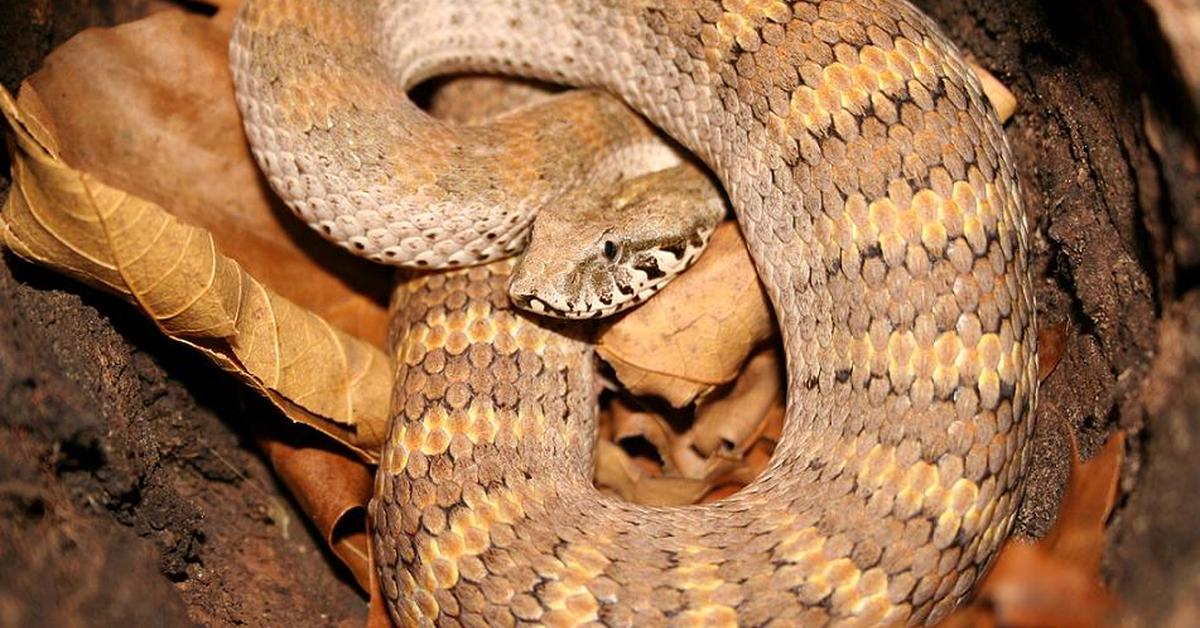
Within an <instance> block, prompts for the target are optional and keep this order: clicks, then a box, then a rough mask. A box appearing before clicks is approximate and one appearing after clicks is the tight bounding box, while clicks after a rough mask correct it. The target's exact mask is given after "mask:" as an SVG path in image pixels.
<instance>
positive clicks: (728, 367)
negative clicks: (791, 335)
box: [597, 223, 774, 408]
mask: <svg viewBox="0 0 1200 628" xmlns="http://www.w3.org/2000/svg"><path fill="white" fill-rule="evenodd" d="M773 331H774V323H773V319H772V318H771V309H770V306H769V304H768V302H767V297H766V294H765V293H764V292H763V290H762V286H761V284H759V282H758V275H757V274H755V272H754V265H753V263H752V262H751V261H750V255H749V253H747V251H746V246H745V244H744V243H743V242H742V238H741V235H740V233H739V232H738V229H737V226H736V225H735V224H733V223H725V224H722V225H721V226H719V227H718V228H717V231H716V233H714V234H713V237H712V242H711V243H710V244H709V248H708V251H706V252H705V253H704V255H703V256H702V257H701V258H700V260H699V261H698V262H696V265H695V266H693V267H692V268H691V269H690V270H688V272H686V273H683V274H682V275H681V276H680V277H679V278H678V279H676V280H674V281H673V282H671V284H669V285H668V286H667V287H666V288H664V289H663V290H662V292H661V293H660V294H658V295H657V296H655V297H654V298H653V299H650V300H649V301H648V302H647V303H646V304H645V305H643V306H641V307H640V308H638V309H636V310H634V311H633V312H630V313H629V315H628V316H625V317H624V318H622V319H620V320H619V321H618V322H617V323H616V324H614V325H612V326H611V327H609V328H608V329H607V330H605V332H604V333H603V334H602V335H601V336H600V339H599V342H598V345H597V351H598V352H599V353H600V355H601V356H602V357H603V358H604V359H605V360H607V361H608V362H609V364H611V365H612V366H613V369H614V370H615V371H616V373H617V378H618V379H620V380H621V383H622V384H624V385H625V386H626V387H627V388H628V389H629V390H630V391H631V392H633V393H634V394H639V395H655V396H659V397H662V398H663V399H666V400H667V401H668V402H669V403H670V404H671V405H672V406H674V407H676V408H680V407H683V406H685V405H687V404H689V403H691V402H692V401H693V400H694V399H696V398H697V397H698V396H700V395H702V394H704V393H706V392H708V391H710V390H712V389H713V388H715V387H716V386H719V385H721V384H724V383H727V382H729V381H732V380H733V379H734V378H735V377H737V374H738V372H739V371H740V369H741V366H742V364H743V363H744V362H745V361H746V358H747V356H749V355H750V352H751V351H752V350H753V349H754V347H756V346H758V345H759V344H761V343H762V342H763V341H765V340H767V339H768V338H770V337H771V335H772V334H773Z"/></svg>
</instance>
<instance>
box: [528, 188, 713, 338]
mask: <svg viewBox="0 0 1200 628" xmlns="http://www.w3.org/2000/svg"><path fill="white" fill-rule="evenodd" d="M724 215H725V203H724V197H723V196H722V195H721V193H720V191H719V190H718V189H717V188H716V186H715V185H714V184H713V183H712V181H711V180H710V179H709V178H708V177H707V175H705V174H704V173H703V172H702V171H700V170H698V169H697V168H695V167H694V166H691V165H683V166H677V167H674V168H669V169H667V170H663V171H659V172H654V173H651V174H648V175H644V176H641V177H637V178H634V179H629V180H626V181H623V182H620V183H616V184H612V185H607V186H602V187H600V188H593V187H585V188H581V189H578V190H575V191H573V192H570V193H568V194H565V195H564V196H563V197H562V198H560V199H559V201H557V202H556V203H554V204H553V205H552V206H550V207H547V208H545V209H543V210H542V211H541V213H539V214H538V217H537V219H536V220H535V221H534V225H533V231H532V235H531V237H530V243H529V246H528V248H526V249H525V254H524V256H523V257H522V258H521V260H520V261H519V262H518V263H517V265H516V267H515V268H514V269H513V273H512V277H511V279H510V281H509V288H508V293H509V298H510V299H512V302H513V303H514V304H515V305H516V306H517V307H519V308H521V309H524V310H527V311H530V312H533V313H536V314H542V315H545V316H553V317H556V318H601V317H605V316H611V315H613V314H616V313H618V312H621V311H623V310H625V309H628V308H630V307H632V306H634V305H636V304H638V303H641V302H643V301H645V300H646V299H648V298H650V296H652V295H653V294H654V293H656V292H658V291H659V290H660V289H662V287H663V286H665V285H666V284H667V282H669V281H670V280H671V279H673V278H674V277H675V276H677V275H678V274H679V273H681V272H683V270H684V269H686V268H687V267H688V266H690V265H691V264H692V262H694V261H695V260H696V259H697V258H698V257H699V256H700V253H702V252H703V250H704V248H705V247H706V246H708V238H709V236H710V235H712V232H713V230H714V229H715V228H716V225H717V223H718V222H720V220H721V219H722V218H723V217H724Z"/></svg>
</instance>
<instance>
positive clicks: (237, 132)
mask: <svg viewBox="0 0 1200 628" xmlns="http://www.w3.org/2000/svg"><path fill="white" fill-rule="evenodd" d="M228 46H229V36H228V33H226V32H223V31H221V30H220V29H219V28H216V27H214V26H213V25H212V23H211V22H210V21H209V20H206V19H204V18H202V17H199V16H196V15H188V14H184V13H181V12H178V11H175V12H166V13H161V14H156V15H154V16H152V17H149V18H147V19H144V20H140V21H137V22H131V23H129V24H123V25H121V26H119V27H116V28H111V29H90V30H87V31H85V32H83V33H81V34H79V35H77V36H76V37H74V38H72V39H71V40H70V41H68V42H67V43H66V44H64V45H63V46H61V47H59V48H58V49H56V50H55V51H54V52H52V53H51V54H50V56H49V57H47V59H46V62H45V65H44V67H43V68H42V70H40V71H39V72H37V73H36V74H34V75H33V76H31V77H30V78H29V80H28V81H27V86H26V87H23V88H22V92H21V99H20V103H21V106H22V107H25V108H26V110H27V111H29V112H30V113H31V114H32V115H33V116H35V117H37V118H38V119H39V120H41V121H43V122H44V123H45V125H46V126H47V127H48V128H51V129H53V130H54V132H55V134H56V137H57V138H58V139H59V140H60V141H59V146H58V150H59V153H58V154H59V156H60V157H61V158H62V160H63V161H64V162H66V163H67V164H68V165H70V166H71V167H72V168H74V169H76V170H80V171H83V172H86V173H87V174H88V175H89V176H92V177H95V178H96V179H98V180H100V181H101V182H103V183H104V184H106V185H108V186H111V187H113V188H117V189H119V190H123V191H125V192H128V193H130V194H132V195H134V196H137V197H140V198H142V199H145V200H147V201H150V202H152V203H155V204H157V205H159V206H161V207H164V208H166V209H167V210H168V211H170V212H171V213H172V214H173V215H174V216H175V217H176V218H178V219H180V220H181V221H183V222H186V223H189V224H191V225H194V226H196V227H200V228H201V229H204V230H206V231H208V232H209V233H211V234H212V237H213V239H214V240H215V242H216V244H217V247H218V248H219V249H221V250H222V251H225V252H226V253H227V254H230V255H233V256H234V257H235V258H236V259H237V262H238V264H239V265H241V266H242V267H243V268H245V269H246V271H247V272H249V273H250V274H251V275H253V276H254V277H255V279H257V280H258V281H259V282H261V283H263V284H264V285H266V286H268V287H269V288H271V290H272V291H274V292H275V293H277V294H279V295H281V296H283V297H286V298H287V299H289V300H291V301H293V302H294V303H297V304H298V305H300V306H302V307H304V308H306V309H308V310H311V311H313V312H315V313H316V314H318V315H320V316H321V317H322V318H324V319H325V320H327V321H329V322H330V323H331V324H332V325H333V326H335V327H338V328H340V329H342V330H343V331H346V332H348V333H350V334H352V335H354V336H357V337H359V338H362V339H364V340H366V341H368V342H370V343H372V344H375V345H376V346H379V347H384V346H386V335H387V321H388V319H387V311H386V303H387V298H388V295H389V294H390V287H391V285H392V273H391V271H390V270H388V269H386V268H384V267H382V266H380V265H378V264H372V263H370V262H368V261H366V260H363V259H360V258H358V257H356V256H354V255H351V254H349V253H348V252H346V251H343V250H342V249H340V248H338V247H336V246H333V245H332V244H330V243H328V242H326V241H324V240H323V239H322V238H321V237H320V236H318V235H317V234H316V233H315V232H313V231H312V230H311V229H309V228H308V227H306V226H305V225H303V224H302V223H301V222H300V221H299V220H297V219H296V218H295V217H293V216H292V214H291V211H290V210H288V209H287V208H286V207H284V206H283V204H282V203H281V202H280V201H279V200H278V198H277V197H276V196H275V195H274V194H273V193H272V192H271V191H270V189H269V187H268V186H267V184H266V181H265V180H264V179H263V177H262V175H261V174H260V173H259V169H258V167H257V166H256V165H255V163H254V161H253V159H252V158H251V155H250V150H249V147H248V145H247V143H246V139H245V134H244V132H243V130H242V123H241V117H240V115H239V113H238V110H237V106H236V105H235V103H234V100H233V83H232V79H231V78H230V73H229V61H228V56H227V50H228ZM80 77H90V78H89V80H80Z"/></svg>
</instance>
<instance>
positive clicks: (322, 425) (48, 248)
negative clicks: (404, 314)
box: [0, 90, 391, 456]
mask: <svg viewBox="0 0 1200 628" xmlns="http://www.w3.org/2000/svg"><path fill="white" fill-rule="evenodd" d="M31 102H32V103H33V104H30V103H31ZM43 109H44V108H43V107H41V106H40V104H39V103H37V96H36V95H34V94H32V93H31V95H29V96H27V97H24V98H23V99H22V101H21V102H20V103H18V102H17V101H14V100H13V99H12V97H11V96H10V95H9V94H8V93H7V92H6V91H2V90H0V110H2V112H3V114H4V116H5V118H6V120H7V121H8V126H9V128H10V129H11V133H10V150H11V154H12V162H13V188H12V192H11V193H10V195H9V197H8V201H7V203H6V204H5V206H4V209H3V213H2V214H0V218H2V222H0V237H2V238H3V241H4V244H5V246H6V247H8V248H9V249H10V250H12V251H13V252H14V253H16V254H17V255H19V256H20V257H22V258H25V259H27V260H30V261H33V262H36V263H39V264H42V265H45V266H49V267H51V268H54V269H56V270H58V271H60V272H63V273H65V274H68V275H70V276H72V277H74V278H76V279H78V280H80V281H83V282H85V283H88V284H90V285H93V286H97V287H99V288H101V289H104V290H107V291H109V292H112V293H114V294H117V295H118V296H121V297H122V298H124V299H126V300H128V301H130V302H131V303H134V304H135V305H137V306H138V307H139V308H140V309H141V310H142V311H143V312H144V313H145V314H146V315H147V316H149V317H150V318H151V319H152V320H154V321H155V323H156V324H157V325H158V326H159V327H160V328H161V329H162V330H163V332H164V333H166V334H167V335H169V336H170V337H171V338H173V339H175V340H177V341H179V342H182V343H184V344H187V345H189V346H191V347H193V348H195V349H197V350H199V351H201V352H202V353H204V354H205V355H206V356H208V357H209V358H210V359H211V360H212V361H213V362H215V363H216V364H218V365H219V366H221V367H222V368H223V369H225V370H227V371H229V372H231V373H233V374H235V375H237V376H238V377H239V378H241V379H242V380H244V381H246V382H247V383H249V384H251V385H252V386H253V387H255V388H256V389H258V390H259V391H260V392H262V393H263V394H264V395H265V396H267V397H268V398H270V399H271V400H272V401H274V402H275V403H276V405H278V406H280V407H281V408H283V409H284V411H285V413H287V414H288V416H290V417H291V418H293V419H294V420H298V421H301V422H304V423H309V424H311V425H313V426H315V427H317V428H318V429H322V430H323V431H325V432H326V433H328V434H330V435H332V436H334V437H335V438H338V439H339V440H343V441H344V442H347V444H349V445H351V446H352V447H355V448H356V449H357V450H358V451H359V452H360V453H362V454H363V455H365V456H370V455H371V454H370V453H368V452H370V451H371V450H372V449H373V448H375V447H376V446H377V445H378V443H380V442H381V441H382V438H383V434H384V429H385V425H386V420H387V408H388V401H389V399H388V396H389V393H390V388H391V382H390V378H391V372H390V367H389V362H388V360H387V357H386V356H385V355H384V354H383V352H382V351H381V350H379V349H378V348H376V347H374V346H371V345H369V344H367V343H365V342H363V341H361V340H358V339H356V338H354V337H352V336H350V335H349V334H347V333H345V332H343V331H341V330H339V329H336V328H334V327H332V326H331V325H329V324H328V323H327V322H326V321H324V320H323V319H322V318H321V317H319V316H317V315H315V314H313V313H311V312H309V311H307V310H305V309H303V308H301V307H299V306H297V305H295V304H294V303H292V302H290V301H288V300H286V299H283V298H282V297H279V296H278V295H277V294H275V293H274V292H273V291H272V290H270V289H268V288H267V287H266V286H263V285H262V284H261V283H259V282H258V281H256V280H255V279H254V278H253V277H251V276H250V275H249V274H248V273H246V272H245V271H244V270H243V269H242V268H241V267H240V266H239V265H238V263H237V262H235V261H233V260H232V259H230V258H228V257H225V256H224V255H222V254H221V253H220V252H219V251H218V250H217V247H216V245H215V243H214V240H213V237H212V236H211V234H209V233H208V232H206V231H204V230H203V229H199V228H197V227H194V226H191V225H188V224H185V223H183V222H181V221H179V220H178V219H176V218H175V217H174V216H172V215H171V214H170V213H168V212H167V211H166V210H165V209H164V208H163V207H161V206H159V205H157V204H155V203H152V202H150V201H147V200H145V199H143V198H140V197H138V196H134V195H132V194H129V193H128V192H126V191H123V190H120V189H116V188H113V187H110V186H108V185H105V184H104V183H101V182H100V181H99V180H97V179H96V178H95V177H93V176H91V175H89V174H88V173H87V172H84V171H80V170H76V169H75V168H72V167H71V166H69V165H68V164H67V163H66V162H64V161H63V160H62V159H61V157H60V154H61V151H60V148H59V141H58V138H57V137H56V136H55V133H54V131H53V127H52V126H51V125H49V124H47V123H46V122H45V121H44V120H42V119H40V118H39V117H38V115H37V114H36V113H33V112H36V111H39V110H43Z"/></svg>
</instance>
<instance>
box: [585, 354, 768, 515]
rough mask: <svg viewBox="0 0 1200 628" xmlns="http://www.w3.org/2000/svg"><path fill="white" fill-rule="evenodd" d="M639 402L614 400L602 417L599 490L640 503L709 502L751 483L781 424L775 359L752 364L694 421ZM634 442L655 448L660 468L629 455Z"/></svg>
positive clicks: (765, 356)
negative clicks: (667, 417)
mask: <svg viewBox="0 0 1200 628" xmlns="http://www.w3.org/2000/svg"><path fill="white" fill-rule="evenodd" d="M638 404H639V400H638V399H636V398H625V397H617V398H616V399H614V400H613V402H612V403H611V404H609V406H608V407H607V408H606V409H605V411H604V412H603V413H602V414H601V417H600V426H601V429H600V437H599V442H598V444H597V454H596V470H595V481H596V484H597V485H598V486H601V487H602V488H608V489H610V490H612V491H614V492H615V493H617V494H618V495H620V496H622V497H623V498H625V499H628V500H630V501H635V502H637V503H642V504H659V505H663V504H673V505H681V504H691V503H696V502H697V501H712V500H713V499H717V498H719V497H721V496H724V495H728V494H730V493H731V492H733V491H737V490H739V489H741V488H742V487H744V486H745V485H746V484H748V483H749V482H750V481H752V480H753V479H754V478H755V477H757V476H758V474H759V473H760V472H761V471H762V470H763V468H764V467H765V466H766V464H767V462H768V461H769V460H770V458H771V455H772V454H773V453H774V450H775V444H776V443H777V442H778V440H779V435H780V432H781V431H782V426H783V394H782V381H781V379H780V365H779V356H778V353H777V352H776V350H774V349H771V350H767V351H763V352H760V353H759V354H757V355H755V356H754V357H753V358H751V359H750V361H749V362H748V363H747V367H746V369H745V370H743V372H742V373H741V375H740V376H739V377H738V380H737V382H736V384H734V385H732V386H728V387H726V388H725V389H723V390H722V391H721V392H720V394H714V395H713V396H712V397H711V398H709V399H706V400H705V401H704V402H703V403H702V404H700V408H699V410H698V411H697V413H696V416H694V417H692V420H691V421H685V422H684V423H680V422H679V419H681V418H684V417H680V416H673V417H672V420H667V419H666V418H664V417H663V416H661V415H659V414H657V413H655V412H652V411H649V410H646V409H644V408H641V407H640V406H638ZM675 426H679V427H675ZM678 429H682V430H683V431H682V432H680V431H677V430H678ZM635 437H640V438H642V439H644V440H645V441H646V442H647V443H649V444H650V445H653V446H654V448H655V449H656V450H657V453H658V457H659V458H660V459H661V461H662V462H661V463H660V462H659V460H658V459H652V458H651V457H648V455H647V454H645V453H642V452H639V451H638V450H636V449H629V450H627V447H628V446H629V445H628V443H629V442H630V441H628V440H626V439H631V438H635Z"/></svg>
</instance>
